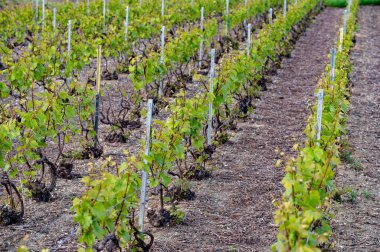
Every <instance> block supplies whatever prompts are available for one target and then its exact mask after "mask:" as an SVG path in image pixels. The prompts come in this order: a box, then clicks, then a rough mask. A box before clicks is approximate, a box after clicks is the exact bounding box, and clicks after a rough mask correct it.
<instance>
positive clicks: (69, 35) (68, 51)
mask: <svg viewBox="0 0 380 252" xmlns="http://www.w3.org/2000/svg"><path fill="white" fill-rule="evenodd" d="M67 26H68V27H67V55H68V58H69V59H70V54H71V20H69V24H68V25H67Z"/></svg>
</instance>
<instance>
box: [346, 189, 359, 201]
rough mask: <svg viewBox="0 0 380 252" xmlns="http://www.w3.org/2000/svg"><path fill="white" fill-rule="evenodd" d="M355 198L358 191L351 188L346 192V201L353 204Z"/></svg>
mask: <svg viewBox="0 0 380 252" xmlns="http://www.w3.org/2000/svg"><path fill="white" fill-rule="evenodd" d="M357 198H358V193H357V192H356V191H355V190H351V191H350V192H349V193H348V202H350V203H352V204H354V203H356V201H357Z"/></svg>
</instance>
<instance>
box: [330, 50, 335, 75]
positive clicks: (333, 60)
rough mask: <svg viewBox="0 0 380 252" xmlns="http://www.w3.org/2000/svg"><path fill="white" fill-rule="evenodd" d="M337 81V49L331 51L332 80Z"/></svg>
mask: <svg viewBox="0 0 380 252" xmlns="http://www.w3.org/2000/svg"><path fill="white" fill-rule="evenodd" d="M334 79H335V48H332V49H331V70H330V80H331V81H334Z"/></svg>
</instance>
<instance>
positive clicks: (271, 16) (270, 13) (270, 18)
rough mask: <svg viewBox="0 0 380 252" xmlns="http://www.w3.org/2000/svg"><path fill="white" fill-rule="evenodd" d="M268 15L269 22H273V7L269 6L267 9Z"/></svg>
mask: <svg viewBox="0 0 380 252" xmlns="http://www.w3.org/2000/svg"><path fill="white" fill-rule="evenodd" d="M268 15H269V18H268V19H269V24H272V23H273V9H272V8H270V9H269V11H268Z"/></svg>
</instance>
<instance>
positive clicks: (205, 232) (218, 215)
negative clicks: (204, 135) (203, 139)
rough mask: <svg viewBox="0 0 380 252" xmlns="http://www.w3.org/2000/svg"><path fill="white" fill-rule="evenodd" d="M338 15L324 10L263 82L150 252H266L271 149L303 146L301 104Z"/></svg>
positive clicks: (277, 188)
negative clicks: (178, 217)
mask: <svg viewBox="0 0 380 252" xmlns="http://www.w3.org/2000/svg"><path fill="white" fill-rule="evenodd" d="M341 14H342V10H341V9H331V8H327V9H325V10H324V11H323V12H322V13H321V14H320V15H318V16H317V17H316V19H315V20H314V22H313V23H312V24H311V26H310V28H309V29H307V31H306V33H305V34H304V35H303V36H302V37H301V38H300V40H299V42H297V44H296V46H295V49H294V51H293V53H292V54H291V57H290V58H288V59H285V60H284V61H283V63H282V69H281V70H279V71H278V73H277V74H276V75H273V76H271V78H270V79H271V82H270V83H268V92H264V93H263V95H262V97H261V99H260V100H258V101H257V103H256V109H255V112H254V114H253V115H251V116H249V117H248V118H246V119H245V120H241V121H240V122H239V123H238V125H237V128H238V129H237V131H235V132H230V134H231V135H232V137H231V139H230V140H229V141H228V142H227V143H226V144H224V145H222V146H221V147H219V148H217V150H216V152H215V154H214V156H213V157H214V158H213V161H212V163H209V168H211V169H215V171H214V173H213V177H212V178H210V179H208V180H204V181H199V182H194V184H193V186H192V188H193V190H194V191H195V193H196V195H197V197H196V199H195V200H193V201H188V202H182V203H180V204H179V206H180V208H181V209H182V210H183V211H185V213H186V221H185V223H184V224H182V225H178V226H176V227H168V228H162V229H155V228H150V229H151V231H153V233H154V234H155V243H154V246H153V251H232V250H238V251H269V250H270V245H271V244H272V243H274V242H275V240H276V232H277V227H276V226H275V225H274V224H273V211H274V210H275V208H274V207H273V204H272V201H273V200H276V199H278V198H279V197H280V196H281V193H282V186H281V184H280V181H281V179H282V177H283V171H282V170H281V169H279V168H275V166H274V164H275V162H276V160H277V159H278V158H279V156H278V155H277V154H276V153H275V149H276V148H279V149H280V150H281V151H284V152H285V153H286V154H292V151H291V148H292V146H293V144H295V143H297V142H301V143H302V142H304V135H303V130H304V128H305V126H306V119H307V116H308V114H309V113H308V110H307V107H308V104H309V102H310V101H312V100H314V89H315V87H316V83H317V82H318V79H319V78H320V76H321V74H322V73H323V71H324V68H325V65H326V63H327V61H328V59H327V54H328V52H329V49H330V48H331V47H332V46H333V44H334V40H335V38H336V37H337V31H338V25H339V23H340V21H341Z"/></svg>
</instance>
